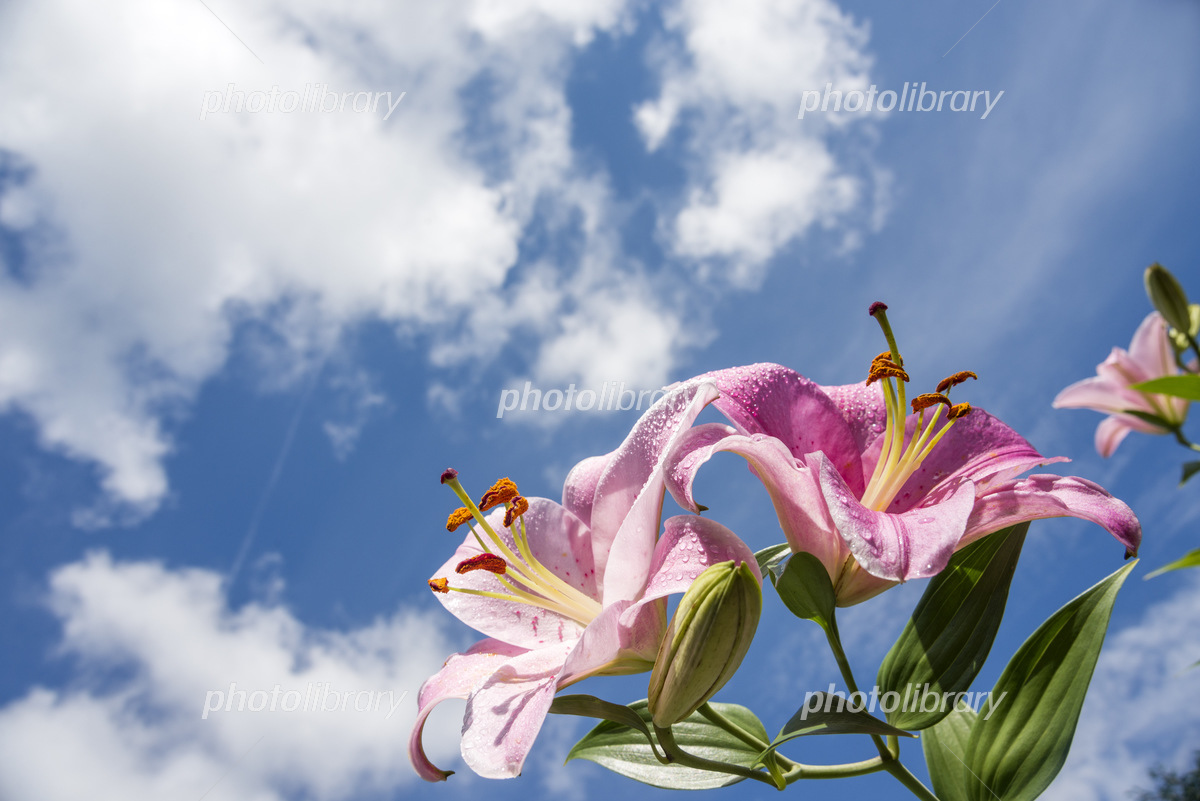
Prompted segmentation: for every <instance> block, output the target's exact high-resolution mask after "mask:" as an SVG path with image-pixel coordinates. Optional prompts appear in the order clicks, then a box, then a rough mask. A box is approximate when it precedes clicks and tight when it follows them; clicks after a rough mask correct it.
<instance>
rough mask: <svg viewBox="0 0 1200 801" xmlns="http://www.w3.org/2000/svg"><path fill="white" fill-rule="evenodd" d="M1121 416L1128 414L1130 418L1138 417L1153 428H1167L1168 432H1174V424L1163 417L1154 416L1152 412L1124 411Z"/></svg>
mask: <svg viewBox="0 0 1200 801" xmlns="http://www.w3.org/2000/svg"><path fill="white" fill-rule="evenodd" d="M1121 414H1127V415H1129V416H1130V417H1136V418H1137V419H1139V420H1141V421H1143V422H1146V423H1149V424H1150V425H1152V426H1157V427H1158V428H1165V429H1166V430H1167V431H1170V430H1172V428H1173V427H1174V423H1172V422H1171V421H1170V420H1168V419H1167V418H1165V417H1162V416H1160V415H1157V414H1152V413H1150V412H1143V411H1139V410H1137V409H1122V410H1121Z"/></svg>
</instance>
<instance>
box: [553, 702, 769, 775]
mask: <svg viewBox="0 0 1200 801" xmlns="http://www.w3.org/2000/svg"><path fill="white" fill-rule="evenodd" d="M710 706H712V707H713V708H714V709H715V710H716V711H717V712H719V713H720V714H721V715H722V716H724V717H725V718H727V719H728V720H730V721H731V722H733V723H734V724H736V725H737V726H738V727H740V728H742V729H744V730H745V731H747V732H749V733H750V734H751V735H753V736H754V737H757V738H760V739H761V741H762V742H764V743H765V742H767V741H768V737H767V730H766V729H765V728H763V725H762V722H761V721H760V720H759V719H758V718H757V717H755V715H754V713H753V712H751V711H750V710H749V709H746V708H745V707H743V706H738V705H736V704H718V703H711V702H710ZM627 708H628V709H629V710H631V711H632V712H633V713H634V714H636V715H637V716H638V717H639V718H641V721H642V727H644V728H646V729H649V728H650V725H651V717H650V710H649V708H648V707H647V704H646V701H645V700H642V701H636V702H634V703H632V704H630V705H629V706H628V707H627ZM671 732H672V733H673V735H674V737H675V742H676V744H678V745H679V747H680V748H682V749H683V750H685V751H687V752H689V753H691V754H694V755H696V756H698V757H703V758H704V759H711V760H714V761H717V762H728V763H731V764H734V765H741V766H742V767H745V768H748V769H753V768H754V767H755V766H756V765H758V764H760V763H761V762H762V759H761V757H760V755H761V751H760V749H759V748H758V747H756V746H753V745H750V744H748V743H746V742H745V741H744V740H742V739H741V738H739V737H737V736H736V735H734V734H731V733H730V732H728V731H726V730H725V729H723V728H721V727H720V726H718V725H717V724H715V723H713V722H711V721H709V720H708V719H707V718H705V717H704V716H703V715H702V714H701V713H700V712H694V713H692V715H691V716H690V717H688V718H687V719H686V720H684V721H682V722H680V723H676V724H675V725H674V726H672V727H671ZM651 736H653V733H651ZM653 742H655V743H657V738H655V739H654V740H653ZM572 759H587V760H590V761H592V762H595V763H596V764H597V765H602V766H603V767H606V768H608V769H609V770H611V771H613V772H614V773H619V774H621V775H622V776H626V777H628V778H630V779H634V780H635V781H639V782H642V783H643V784H649V785H652V786H654V787H662V788H665V789H668V790H708V789H711V788H714V787H725V786H726V785H730V784H736V783H737V782H740V781H742V780H743V777H741V776H733V775H730V774H728V773H717V772H715V771H708V770H698V769H696V768H685V767H683V766H681V765H678V764H670V765H664V764H662V763H661V762H659V760H658V758H657V757H656V756H655V754H654V750H653V749H652V747H651V745H650V743H648V742H646V737H645V735H644V734H643V733H642V731H641V728H636V729H635V728H633V727H631V726H628V725H625V724H621V723H614V722H613V721H610V720H605V721H603V722H602V723H600V724H599V725H597V726H596V727H595V728H594V729H592V730H591V731H590V732H588V733H587V734H585V735H584V736H583V739H581V740H580V741H579V742H577V743H576V744H575V746H574V747H573V748H572V749H571V752H570V753H569V754H567V761H568V762H570V761H571V760H572Z"/></svg>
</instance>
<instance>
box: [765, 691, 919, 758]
mask: <svg viewBox="0 0 1200 801" xmlns="http://www.w3.org/2000/svg"><path fill="white" fill-rule="evenodd" d="M864 700H865V699H864ZM810 702H815V703H811V704H810ZM826 705H828V706H829V711H828V712H826V711H825V708H826ZM814 734H878V735H880V736H883V737H886V736H889V735H891V736H896V737H916V735H915V734H910V733H909V732H906V731H904V730H903V729H897V728H896V727H895V726H889V725H888V724H886V723H884V722H883V721H882V720H880V719H879V718H877V717H874V716H873V715H870V714H868V713H867V712H865V711H863V710H859V711H856V712H852V711H850V709H849V708H848V705H847V703H846V699H845V698H842V697H841V696H837V695H830V694H829V693H808V694H806V696H805V699H804V706H802V707H800V709H798V710H797V711H796V714H794V715H792V718H791V720H789V721H788V722H787V723H786V724H785V725H784V727H783V728H782V729H781V730H780V732H779V736H778V737H776V738H775V739H774V740H772V741H771V744H770V745H769V746H768V747H767V750H766V751H763V752H762V756H764V757H765V756H766V755H767V754H769V753H771V752H772V751H774V750H775V749H776V748H778V747H779V746H781V745H783V744H784V743H786V742H788V741H789V740H795V739H796V738H797V737H808V736H810V735H814Z"/></svg>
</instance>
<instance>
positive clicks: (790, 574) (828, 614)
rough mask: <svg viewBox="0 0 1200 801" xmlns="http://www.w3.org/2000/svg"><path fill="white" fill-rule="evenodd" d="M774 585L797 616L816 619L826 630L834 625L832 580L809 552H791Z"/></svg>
mask: <svg viewBox="0 0 1200 801" xmlns="http://www.w3.org/2000/svg"><path fill="white" fill-rule="evenodd" d="M775 589H776V590H778V591H779V597H780V598H782V599H783V603H784V605H785V606H786V607H787V608H788V609H790V610H792V614H794V615H795V616H796V617H799V618H803V619H805V620H812V621H815V622H817V623H819V624H820V625H821V627H822V628H824V629H825V630H826V631H828V630H829V628H830V626H832V625H833V623H834V617H833V610H834V605H835V604H836V602H837V596H835V595H834V592H833V582H832V581H830V580H829V573H828V572H827V571H826V570H825V565H823V564H821V560H820V559H818V558H817V557H815V556H813V555H812V554H811V553H804V552H801V553H796V554H792V558H791V559H789V560H788V563H787V567H786V568H784V570H783V574H782V575H780V576H779V579H778V581H776V582H775Z"/></svg>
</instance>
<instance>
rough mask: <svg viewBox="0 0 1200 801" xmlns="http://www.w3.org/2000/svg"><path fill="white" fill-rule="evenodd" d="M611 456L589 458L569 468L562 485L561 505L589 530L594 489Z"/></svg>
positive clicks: (594, 495)
mask: <svg viewBox="0 0 1200 801" xmlns="http://www.w3.org/2000/svg"><path fill="white" fill-rule="evenodd" d="M612 456H613V455H612V454H611V453H609V454H605V455H604V456H589V457H588V458H586V459H584V460H583V461H582V462H580V463H579V464H577V465H575V466H574V467H572V468H571V472H570V473H567V480H566V482H565V483H564V484H563V494H562V499H563V500H562V505H563V506H565V507H566V508H567V509H568V510H570V511H571V513H573V514H574V515H575V516H576V517H578V518H579V519H580V520H582V521H583V524H584V525H585V526H588V527H589V528H590V527H591V525H592V502H593V501H595V499H596V487H597V486H598V485H599V484H600V476H601V475H603V474H604V470H605V468H607V467H608V463H609V461H610V460H611V459H612Z"/></svg>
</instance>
